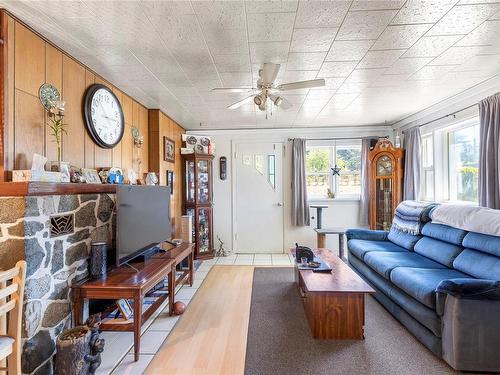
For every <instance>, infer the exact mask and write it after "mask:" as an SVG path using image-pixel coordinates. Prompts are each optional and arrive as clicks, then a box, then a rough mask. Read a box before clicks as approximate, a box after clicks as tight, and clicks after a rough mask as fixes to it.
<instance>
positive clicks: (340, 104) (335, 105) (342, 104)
mask: <svg viewBox="0 0 500 375" xmlns="http://www.w3.org/2000/svg"><path fill="white" fill-rule="evenodd" d="M358 95H359V94H357V93H352V94H335V95H333V97H332V98H331V99H330V101H329V102H328V104H327V105H326V106H325V108H324V110H332V109H339V110H343V109H345V108H347V107H348V106H349V105H350V104H351V103H352V102H353V101H354V99H356V98H357V97H358Z"/></svg>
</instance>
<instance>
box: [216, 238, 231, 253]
mask: <svg viewBox="0 0 500 375" xmlns="http://www.w3.org/2000/svg"><path fill="white" fill-rule="evenodd" d="M217 241H219V249H217V251H216V252H215V256H217V257H227V256H229V255H230V254H231V252H230V251H228V250H226V249H225V248H224V242H222V240H221V239H220V237H219V236H217Z"/></svg>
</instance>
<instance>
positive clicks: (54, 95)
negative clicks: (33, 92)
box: [38, 83, 61, 111]
mask: <svg viewBox="0 0 500 375" xmlns="http://www.w3.org/2000/svg"><path fill="white" fill-rule="evenodd" d="M38 98H39V99H40V102H41V103H42V105H43V107H44V108H45V109H46V110H47V111H50V108H51V107H52V105H53V103H54V102H55V101H58V100H61V94H60V93H59V90H58V89H57V88H56V87H55V86H52V85H51V84H50V83H44V84H43V85H41V86H40V88H39V89H38Z"/></svg>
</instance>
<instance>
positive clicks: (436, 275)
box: [391, 267, 472, 309]
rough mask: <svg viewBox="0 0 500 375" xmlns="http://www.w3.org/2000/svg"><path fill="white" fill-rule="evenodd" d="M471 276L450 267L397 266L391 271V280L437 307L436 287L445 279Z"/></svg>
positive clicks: (409, 292) (432, 306)
mask: <svg viewBox="0 0 500 375" xmlns="http://www.w3.org/2000/svg"><path fill="white" fill-rule="evenodd" d="M455 278H470V279H472V278H471V277H470V276H467V275H465V274H463V273H462V272H459V271H456V270H450V269H428V268H408V267H397V268H395V269H393V270H392V272H391V281H392V282H393V283H394V285H396V286H397V287H398V288H399V289H401V290H403V291H404V292H406V293H407V294H409V295H410V296H412V297H413V298H415V299H416V300H417V301H419V302H421V303H423V304H424V305H426V306H428V307H430V308H432V309H435V308H436V288H437V286H438V285H439V283H440V282H441V281H443V280H448V279H455Z"/></svg>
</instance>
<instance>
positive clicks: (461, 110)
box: [418, 103, 478, 128]
mask: <svg viewBox="0 0 500 375" xmlns="http://www.w3.org/2000/svg"><path fill="white" fill-rule="evenodd" d="M477 105H478V103H475V104H471V105H469V106H467V107H465V108H462V109H459V110H457V111H455V112H451V113H448V114H447V115H444V116H441V117H438V118H436V119H434V120H430V121H427V122H424V123H423V124H421V125H418V127H419V128H421V127H422V126H425V125H429V124H432V123H433V122H436V121H439V120H442V119H445V118H447V117H450V116H455V115H456V114H457V113H460V112H463V111H466V110H468V109H471V108H473V107H476V106H477Z"/></svg>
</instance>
